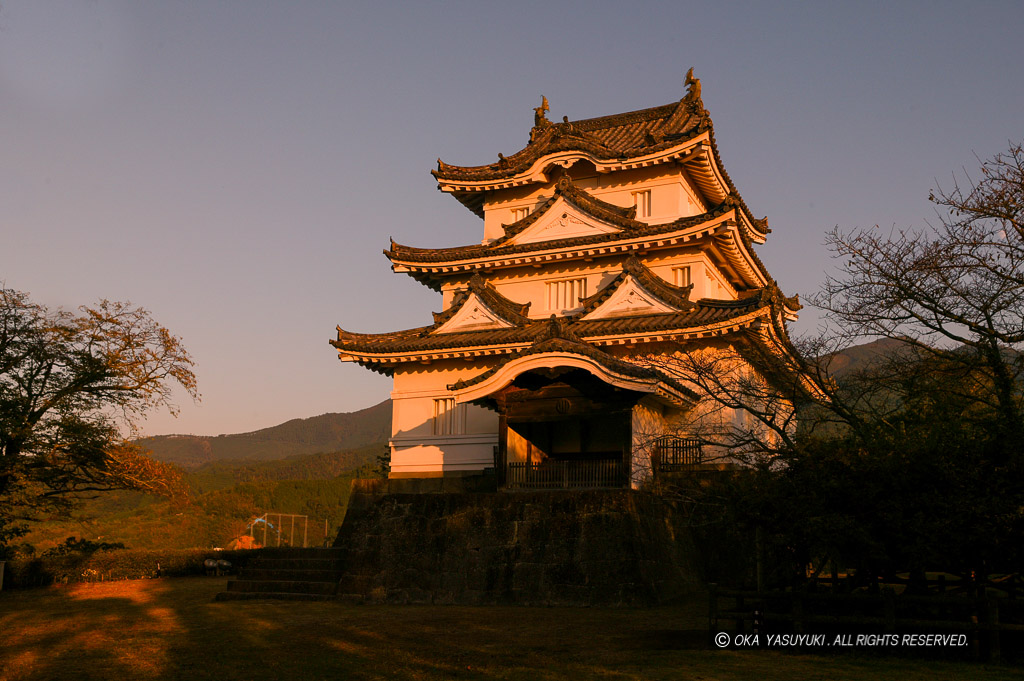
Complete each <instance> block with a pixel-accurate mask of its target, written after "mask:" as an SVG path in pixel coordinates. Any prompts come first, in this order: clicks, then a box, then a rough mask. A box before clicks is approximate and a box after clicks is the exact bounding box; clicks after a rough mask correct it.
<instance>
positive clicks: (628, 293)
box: [579, 256, 694, 321]
mask: <svg viewBox="0 0 1024 681" xmlns="http://www.w3.org/2000/svg"><path fill="white" fill-rule="evenodd" d="M692 290H693V284H690V285H688V286H673V285H672V284H669V283H668V282H667V281H664V280H663V279H661V278H660V277H658V276H657V275H656V274H654V273H653V272H651V271H650V270H649V269H648V268H647V267H645V266H644V265H643V263H641V262H640V260H639V259H637V258H636V257H635V256H630V257H629V259H627V260H626V262H625V263H624V264H623V268H622V271H621V272H620V273H619V274H618V275H617V276H616V277H615V278H614V279H612V280H611V281H610V282H609V283H608V285H607V286H605V287H604V288H602V289H601V290H600V291H598V292H597V293H595V294H594V295H593V296H590V297H589V298H587V299H585V300H583V301H581V302H582V304H583V310H582V311H581V312H580V315H579V318H580V319H581V320H584V321H589V320H595V319H607V318H611V317H633V316H638V315H654V314H671V313H676V312H689V311H690V310H692V309H693V307H694V304H693V303H692V302H690V292H691V291H692Z"/></svg>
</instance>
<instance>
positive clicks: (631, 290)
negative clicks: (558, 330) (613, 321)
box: [582, 274, 679, 320]
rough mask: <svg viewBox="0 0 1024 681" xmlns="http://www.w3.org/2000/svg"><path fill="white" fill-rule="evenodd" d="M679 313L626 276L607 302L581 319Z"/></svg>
mask: <svg viewBox="0 0 1024 681" xmlns="http://www.w3.org/2000/svg"><path fill="white" fill-rule="evenodd" d="M671 312H679V310H677V309H676V308H674V307H671V306H669V305H667V304H665V303H664V302H662V301H661V300H659V299H658V298H657V297H656V296H655V295H654V294H653V293H651V292H650V291H648V290H647V289H645V288H644V287H643V286H641V285H640V282H638V281H637V280H636V278H635V277H634V276H633V275H632V274H627V275H626V277H625V279H624V280H623V281H622V283H621V284H619V286H618V288H616V289H615V292H614V293H612V294H611V295H610V296H608V298H607V300H605V301H604V302H602V303H601V304H600V305H598V307H597V308H596V309H594V310H592V311H591V312H589V313H587V314H586V315H584V316H583V317H582V319H585V320H590V319H605V318H607V317H629V316H636V315H648V314H666V313H671Z"/></svg>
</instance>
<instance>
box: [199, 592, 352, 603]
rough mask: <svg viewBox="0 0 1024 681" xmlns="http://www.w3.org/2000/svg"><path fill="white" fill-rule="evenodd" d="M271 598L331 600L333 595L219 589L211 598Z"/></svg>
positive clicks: (239, 599)
mask: <svg viewBox="0 0 1024 681" xmlns="http://www.w3.org/2000/svg"><path fill="white" fill-rule="evenodd" d="M265 599H272V600H277V601H332V600H334V596H333V595H326V594H301V593H290V592H274V591H264V592H256V591H221V592H220V593H219V594H217V595H216V596H215V597H214V599H213V600H215V601H255V600H265Z"/></svg>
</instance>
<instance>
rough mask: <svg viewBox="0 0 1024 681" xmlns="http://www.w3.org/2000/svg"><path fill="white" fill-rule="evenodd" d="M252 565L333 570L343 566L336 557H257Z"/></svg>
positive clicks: (265, 568)
mask: <svg viewBox="0 0 1024 681" xmlns="http://www.w3.org/2000/svg"><path fill="white" fill-rule="evenodd" d="M252 567H254V568H259V569H261V570H334V571H338V570H341V569H343V568H344V567H345V561H344V560H342V559H338V558H262V557H261V558H257V559H256V561H255V562H253V564H252Z"/></svg>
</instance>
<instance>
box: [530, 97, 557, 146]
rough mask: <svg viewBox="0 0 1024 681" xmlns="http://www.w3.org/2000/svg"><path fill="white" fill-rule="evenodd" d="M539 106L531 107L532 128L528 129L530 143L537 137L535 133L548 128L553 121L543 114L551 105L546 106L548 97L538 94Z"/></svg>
mask: <svg viewBox="0 0 1024 681" xmlns="http://www.w3.org/2000/svg"><path fill="white" fill-rule="evenodd" d="M540 100H541V101H540V106H538V107H535V108H534V109H533V128H532V129H531V130H530V143H531V144H532V143H533V142H534V140H536V139H537V135H538V134H539V133H540V131H541V130H543V129H544V128H550V127H551V126H552V125H553V123H552V122H551V121H549V120H548V117H547V116H546V115H545V114H547V112H548V111H551V107H550V106H548V98H547V97H545V96H544V95H541V96H540Z"/></svg>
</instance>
